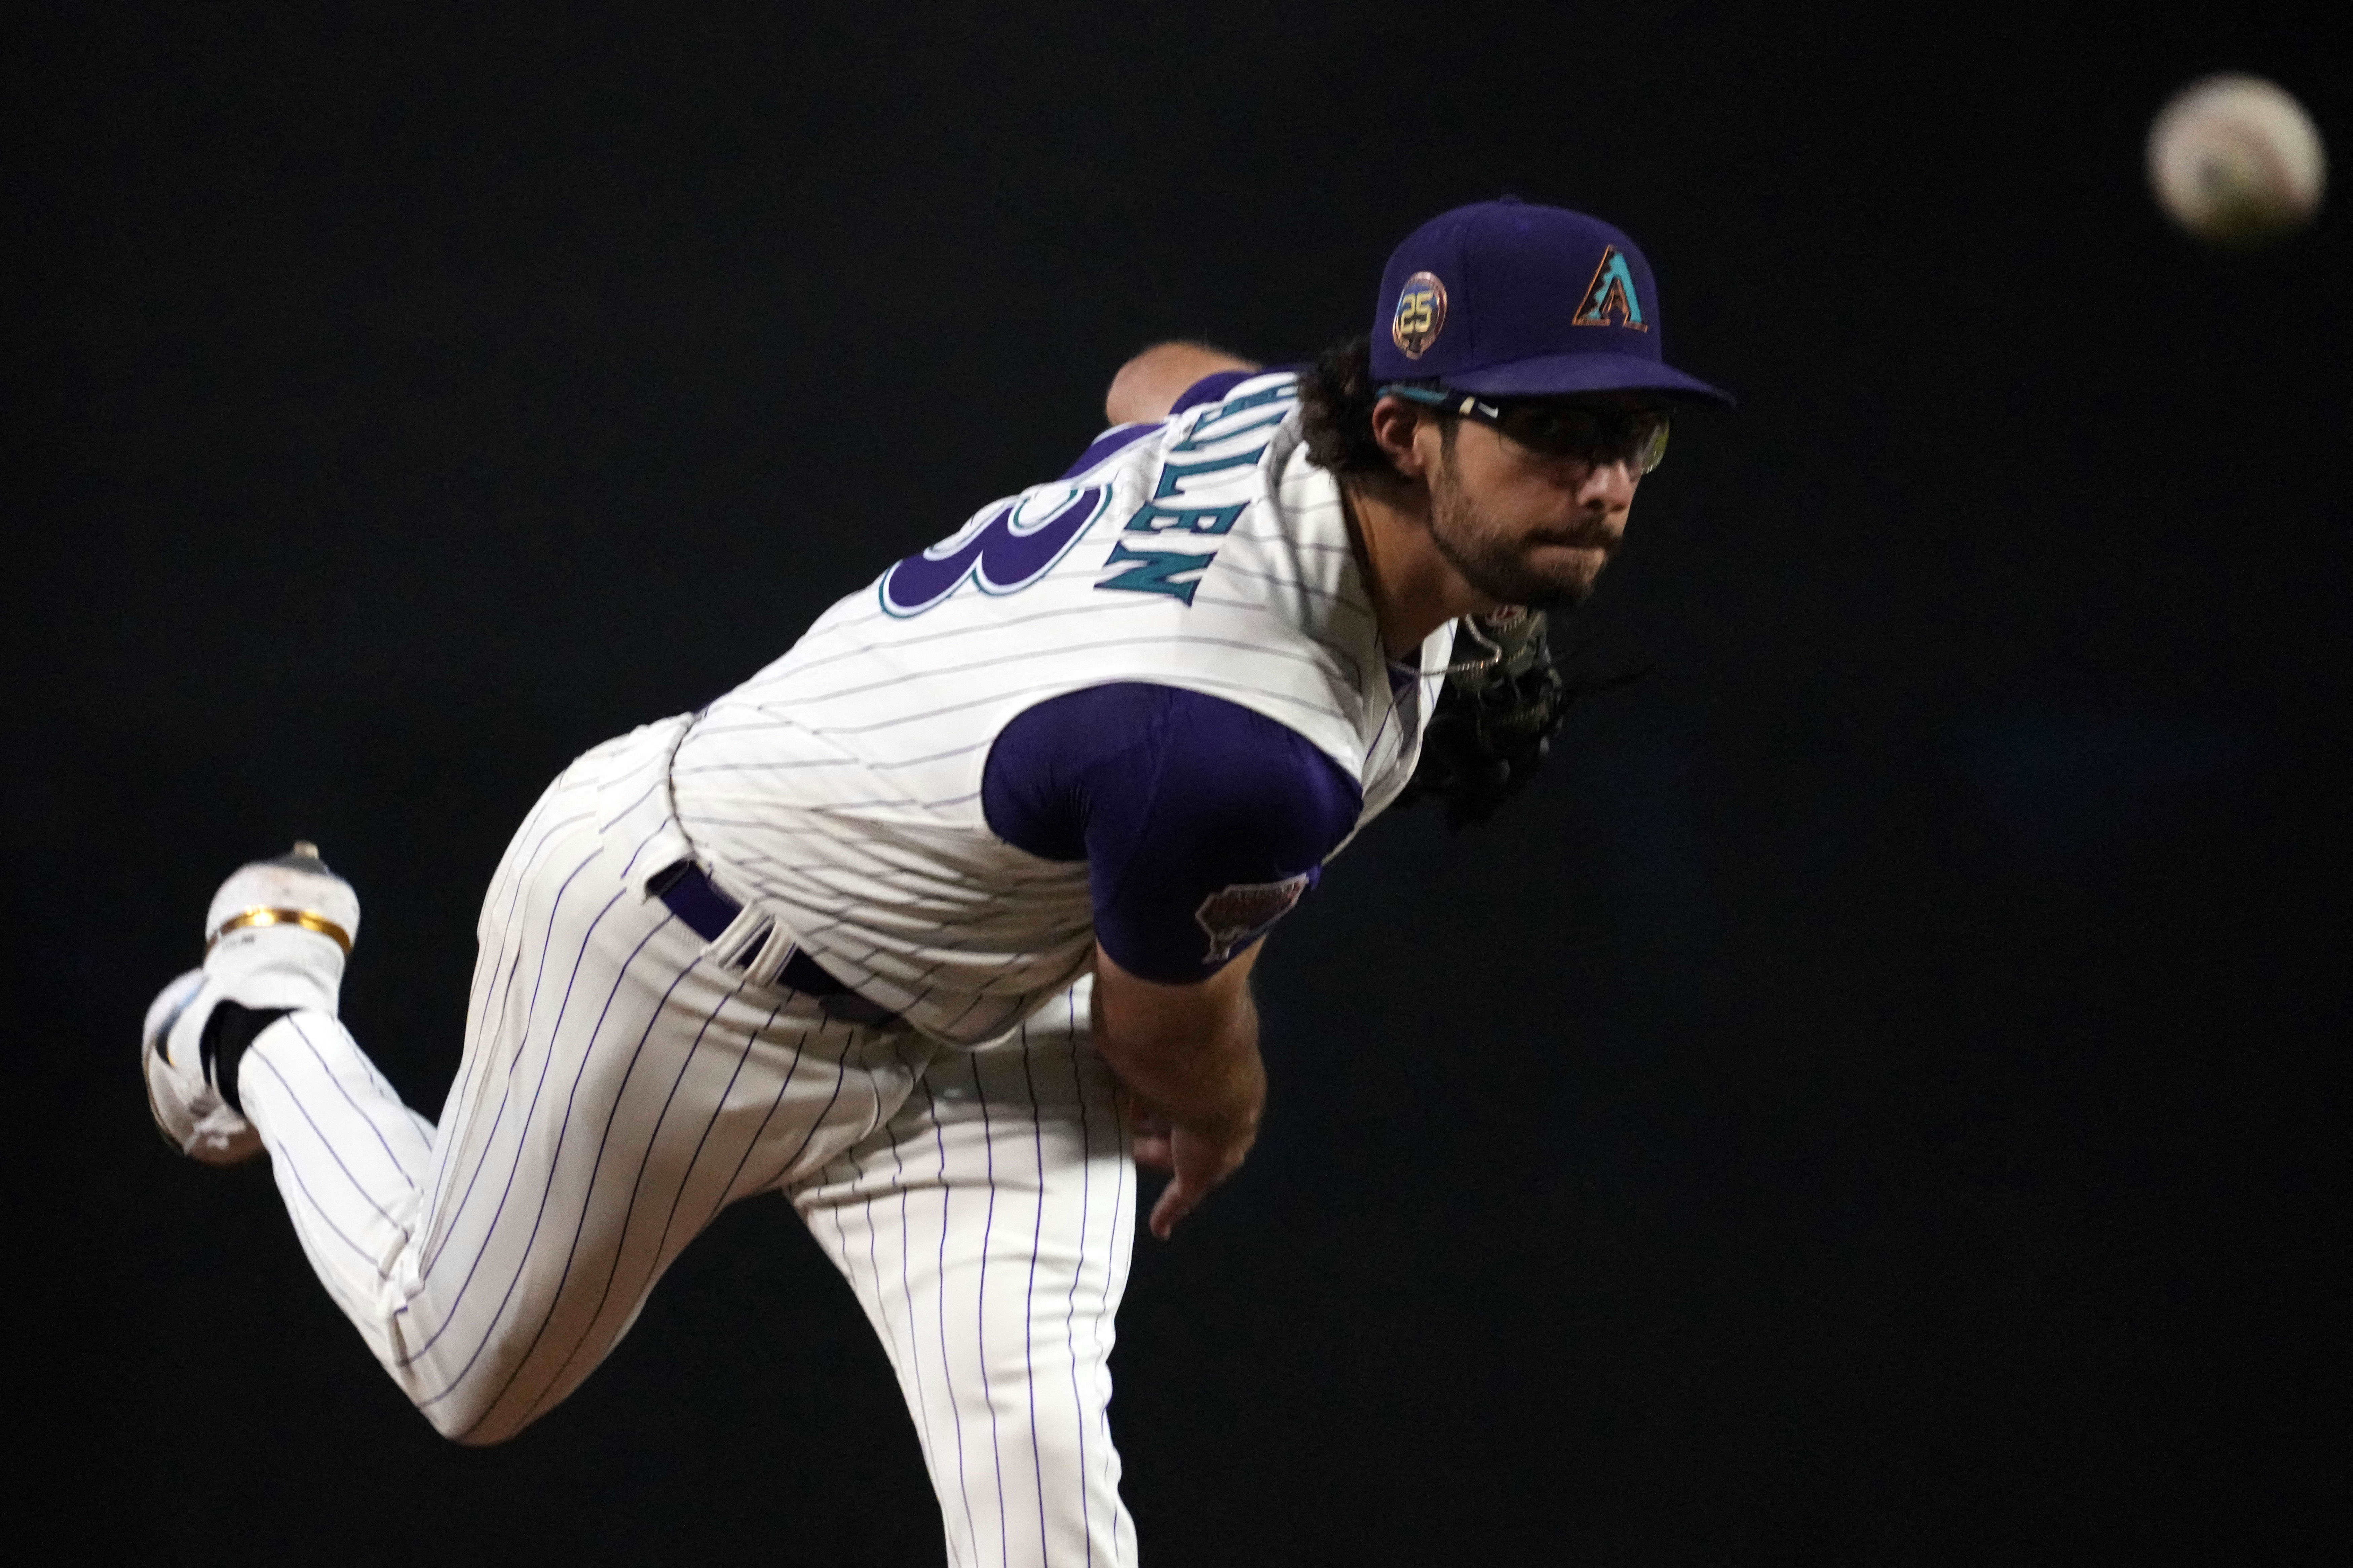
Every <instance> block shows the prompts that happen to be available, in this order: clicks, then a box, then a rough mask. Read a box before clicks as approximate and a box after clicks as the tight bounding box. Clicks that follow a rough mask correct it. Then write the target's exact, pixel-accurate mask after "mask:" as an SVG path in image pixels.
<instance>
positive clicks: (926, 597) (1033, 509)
mask: <svg viewBox="0 0 2353 1568" xmlns="http://www.w3.org/2000/svg"><path fill="white" fill-rule="evenodd" d="M1110 494H1111V491H1110V490H1109V489H1106V488H1104V487H1103V486H1101V485H1091V486H1089V487H1088V488H1086V489H1071V487H1070V486H1068V485H1059V484H1058V485H1041V486H1039V488H1038V489H1033V490H1026V491H1024V492H1023V493H1022V494H1021V495H1019V496H1018V497H1016V498H1015V499H1014V500H1009V501H1006V502H1003V503H1002V504H1000V505H998V506H997V507H994V508H991V509H987V510H983V511H982V512H981V513H980V514H979V515H978V516H977V517H975V518H974V519H973V520H972V521H970V522H968V523H966V524H965V525H964V527H962V528H960V529H958V530H957V531H955V535H954V536H953V537H951V538H947V539H944V540H942V541H940V542H938V543H937V544H934V545H933V546H932V547H931V548H930V549H929V550H926V551H924V552H923V553H922V554H921V555H910V556H908V557H907V558H906V559H905V560H904V561H902V562H900V563H898V564H897V565H895V566H893V567H892V568H891V570H889V571H888V572H885V573H883V574H882V584H881V591H882V608H883V609H884V611H885V612H887V613H888V614H891V615H893V616H920V615H922V614H923V612H924V611H925V610H928V609H931V608H932V607H933V606H934V605H939V604H942V603H944V601H945V600H946V599H947V598H948V596H949V595H952V594H954V593H955V591H956V590H957V589H958V588H961V587H963V586H964V585H965V583H966V582H972V583H976V584H979V585H980V591H981V592H982V593H984V594H1018V593H1019V592H1020V591H1021V590H1022V589H1024V588H1027V587H1029V585H1030V584H1032V583H1035V582H1037V581H1038V580H1039V578H1041V577H1043V576H1045V575H1046V574H1047V573H1049V572H1050V571H1052V570H1053V569H1054V563H1056V562H1057V561H1060V559H1061V558H1062V556H1063V555H1064V554H1065V553H1066V552H1068V551H1069V550H1070V548H1071V545H1073V544H1076V543H1077V542H1079V536H1080V535H1081V534H1082V533H1084V532H1086V531H1087V524H1089V523H1091V522H1092V521H1094V520H1095V518H1096V516H1097V515H1098V514H1099V513H1101V512H1102V510H1103V502H1104V500H1106V499H1107V498H1108V497H1109V496H1110Z"/></svg>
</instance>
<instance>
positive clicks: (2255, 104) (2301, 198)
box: [2148, 75, 2328, 247]
mask: <svg viewBox="0 0 2353 1568" xmlns="http://www.w3.org/2000/svg"><path fill="white" fill-rule="evenodd" d="M2148 180H2149V184H2150V186H2151V188H2152V189H2154V190H2155V191H2156V193H2157V199H2158V205H2160V206H2162V207H2163V208H2164V209H2165V212H2166V216H2168V217H2170V218H2172V219H2173V221H2174V222H2175V223H2177V224H2179V225H2180V226H2181V227H2182V228H2184V229H2186V230H2187V231H2189V233H2190V234H2193V235H2195V236H2197V237H2199V238H2200V239H2203V240H2206V241H2208V242H2210V243H2212V244H2215V245H2223V246H2234V247H2253V246H2260V245H2266V244H2269V243H2270V242H2272V241H2274V240H2277V239H2281V238H2284V237H2286V236H2288V235H2291V234H2293V233H2295V231H2296V230H2297V229H2300V228H2302V227H2303V226H2305V225H2306V224H2307V223H2309V222H2310V221H2311V220H2312V216H2313V214H2314V213H2316V212H2317V211H2318V210H2319V208H2320V198H2321V194H2322V192H2323V190H2324V189H2325V188H2326V187H2327V183H2328V159H2327V153H2326V151H2325V150H2324V149H2323V147H2322V145H2321V141H2320V132H2319V131H2318V129H2317V128H2316V127H2315V126H2314V124H2313V123H2312V117H2311V116H2310V115H2309V114H2306V112H2305V110H2304V105H2302V104H2301V103H2298V102H2297V101H2296V100H2295V98H2294V97H2293V96H2291V95H2290V94H2289V93H2288V92H2287V90H2286V89H2284V88H2282V87H2280V86H2279V85H2278V84H2277V83H2275V82H2270V81H2266V80H2264V79H2263V78H2261V77H2254V76H2240V75H2223V76H2210V77H2206V78H2204V79H2200V80H2199V81H2194V82H2192V83H2190V84H2189V86H2188V87H2186V88H2183V89H2181V91H2179V93H2177V94H2175V95H2174V97H2173V99H2172V100H2171V101H2170V102H2168V104H2167V105H2166V106H2165V108H2164V110H2163V111H2162V112H2160V113H2159V114H2158V117H2157V121H2156V123H2155V124H2153V125H2151V126H2150V127H2149V132H2148Z"/></svg>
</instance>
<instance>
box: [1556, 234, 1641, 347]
mask: <svg viewBox="0 0 2353 1568" xmlns="http://www.w3.org/2000/svg"><path fill="white" fill-rule="evenodd" d="M1575 324H1576V325H1577V326H1580V327H1609V326H1618V327H1631V328H1633V329H1634V330H1635V331H1638V332H1647V331H1650V330H1651V324H1650V322H1648V321H1644V320H1643V319H1642V296H1641V294H1640V293H1639V292H1638V291H1637V290H1636V289H1635V288H1634V269H1633V268H1630V267H1629V266H1627V265H1626V258H1625V257H1624V255H1622V254H1621V253H1620V251H1619V249H1618V247H1616V246H1614V245H1605V246H1603V247H1601V265H1600V266H1599V267H1597V268H1594V269H1593V281H1592V282H1590V283H1588V284H1587V285H1586V286H1585V298H1584V300H1582V301H1581V302H1579V304H1578V305H1577V315H1576V318H1575Z"/></svg>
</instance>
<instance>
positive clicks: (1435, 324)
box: [1389, 272, 1446, 359]
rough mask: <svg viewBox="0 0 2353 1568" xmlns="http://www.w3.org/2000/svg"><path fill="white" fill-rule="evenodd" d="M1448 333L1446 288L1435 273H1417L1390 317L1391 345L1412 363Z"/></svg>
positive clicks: (1409, 282)
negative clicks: (1443, 333)
mask: <svg viewBox="0 0 2353 1568" xmlns="http://www.w3.org/2000/svg"><path fill="white" fill-rule="evenodd" d="M1445 330H1446V285H1445V284H1443V283H1440V281H1439V280H1438V274H1437V273H1435V272H1417V273H1415V274H1414V275H1413V276H1412V277H1410V278H1409V279H1406V280H1405V287H1404V288H1403V289H1399V290H1398V301H1397V310H1395V311H1394V312H1392V313H1391V314H1390V316H1389V341H1390V342H1394V343H1395V344H1397V346H1398V353H1402V354H1403V355H1405V357H1406V358H1408V359H1419V358H1420V357H1421V356H1422V355H1424V354H1426V353H1429V352H1430V344H1432V343H1434V342H1437V341H1438V334H1439V333H1440V332H1441V331H1445Z"/></svg>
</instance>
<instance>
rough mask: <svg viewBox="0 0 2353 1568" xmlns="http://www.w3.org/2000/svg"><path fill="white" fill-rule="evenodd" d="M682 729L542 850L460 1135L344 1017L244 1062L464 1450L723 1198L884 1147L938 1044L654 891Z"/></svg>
mask: <svg viewBox="0 0 2353 1568" xmlns="http://www.w3.org/2000/svg"><path fill="white" fill-rule="evenodd" d="M680 728H681V721H670V723H668V724H665V725H659V726H654V727H650V728H649V729H647V730H641V731H637V732H636V733H634V734H632V735H629V736H626V737H624V738H623V739H621V740H620V741H617V742H613V743H611V744H609V745H607V746H604V747H600V748H598V750H597V751H596V752H590V753H589V754H588V755H587V756H586V757H584V758H583V759H581V761H580V762H579V763H575V764H574V766H573V767H572V768H571V769H570V770H568V771H567V772H566V773H565V775H564V776H563V777H562V778H560V779H558V780H557V781H556V783H555V784H554V786H553V787H551V788H550V790H549V791H548V793H547V795H546V796H545V797H544V798H543V799H542V800H541V802H540V804H539V805H538V806H537V807H536V808H535V809H534V810H533V813H532V815H531V817H530V818H529V819H528V820H527V821H526V822H525V824H524V826H523V829H522V832H521V833H520V834H518V835H517V837H516V838H515V840H514V842H513V844H512V847H510V849H509V851H508V855H507V858H506V860H505V862H504V864H502V865H501V868H500V870H499V874H498V877H497V878H496V879H495V880H494V881H493V883H492V885H491V893H490V897H489V899H488V900H486V901H485V905H484V915H483V923H482V927H481V935H482V942H481V950H480V959H479V961H478V964H477V970H476V977H475V984H474V991H473V996H472V1000H471V1004H470V1007H469V1010H468V1018H467V1037H466V1049H465V1058H464V1060H463V1063H462V1064H461V1066H460V1068H459V1074H458V1079H457V1082H456V1084H455V1085H454V1086H453V1088H452V1089H451V1091H450V1097H449V1100H448V1104H447V1105H446V1106H445V1108H444V1110H443V1112H442V1118H441V1122H440V1124H439V1126H438V1129H437V1128H435V1127H434V1126H432V1125H431V1124H430V1123H427V1121H425V1120H424V1119H423V1118H422V1117H419V1116H417V1115H416V1114H415V1113H414V1112H412V1111H410V1110H408V1109H407V1108H406V1107H405V1106H403V1105H402V1104H401V1103H400V1101H399V1100H398V1098H397V1097H396V1095H395V1094H394V1093H393V1092H392V1089H391V1088H390V1086H389V1085H387V1084H386V1083H385V1080H384V1079H383V1078H382V1076H381V1075H380V1074H378V1073H377V1072H376V1071H375V1068H373V1067H372V1066H370V1065H369V1063H368V1061H367V1058H365V1057H364V1055H363V1054H362V1053H361V1051H360V1049H359V1047H358V1046H357V1045H356V1044H355V1043H354V1042H353V1039H352V1037H351V1036H350V1034H349V1033H348V1032H347V1031H345V1030H344V1028H343V1026H342V1025H341V1024H340V1023H339V1022H338V1021H337V1020H335V1019H333V1018H332V1017H329V1016H326V1015H324V1014H321V1013H312V1012H298V1013H294V1014H291V1015H290V1016H288V1017H287V1018H285V1019H284V1020H282V1021H281V1022H280V1023H279V1024H277V1025H275V1026H272V1027H270V1028H269V1029H268V1030H266V1031H264V1032H263V1034H262V1035H261V1037H259V1039H258V1040H257V1041H256V1042H255V1043H254V1045H253V1047H252V1048H251V1049H250V1050H248V1052H247V1053H246V1056H245V1059H244V1064H243V1066H242V1067H241V1068H240V1069H239V1076H238V1088H239V1090H240V1093H241V1095H242V1097H243V1099H244V1101H245V1105H246V1109H247V1112H248V1115H249V1117H250V1118H251V1120H252V1121H253V1122H254V1124H255V1126H256V1127H257V1128H258V1129H259V1131H260V1133H261V1137H262V1142H264V1144H265V1145H267V1147H268V1148H269V1152H270V1157H271V1161H272V1164H273V1166H274V1169H275V1173H276V1176H277V1179H278V1184H279V1188H280V1193H281V1194H283V1195H284V1197H285V1200H286V1205H287V1207H288V1209H289V1210H290V1212H291V1214H292V1215H293V1218H294V1225H295V1229H296V1231H297V1233H298V1234H299V1235H300V1236H301V1241H302V1246H303V1248H304V1250H305V1251H306V1252H307V1253H308V1254H309V1256H310V1258H311V1263H312V1265H313V1266H314V1267H315V1268H317V1270H318V1272H319V1276H320V1278H321V1279H322V1280H323V1281H324V1282H325V1284H326V1287H327V1289H328V1290H329V1292H330V1293H331V1294H332V1295H333V1297H334V1298H335V1300H336V1301H337V1303H338V1304H339V1305H341V1306H342V1307H343V1310H344V1312H345V1314H346V1315H348V1316H349V1317H350V1318H351V1320H352V1321H353V1324H354V1325H356V1326H357V1327H358V1329H359V1331H360V1333H361V1335H362V1337H364V1339H365V1340H366V1341H367V1342H368V1346H369V1348H370V1349H371V1350H372V1351H374V1352H375V1356H376V1359H377V1360H378V1361H379V1362H381V1363H383V1365H384V1367H385V1371H386V1372H388V1373H391V1374H392V1377H393V1379H394V1381H395V1382H396V1383H397V1384H400V1386H401V1388H402V1389H403V1390H404V1391H405V1392H406V1394H408V1395H409V1397H410V1398H411V1399H412V1400H414V1401H415V1402H416V1404H417V1407H418V1408H419V1409H420V1410H422V1411H423V1412H424V1413H425V1415H427V1418H428V1419H430V1420H431V1421H432V1423H433V1425H434V1426H436V1427H437V1428H438V1429H439V1430H440V1431H441V1432H442V1433H444V1434H445V1435H447V1436H450V1437H454V1438H456V1439H458V1440H459V1441H460V1442H467V1443H490V1442H496V1441H498V1440H499V1439H501V1438H503V1437H507V1436H512V1435H513V1434H514V1433H515V1432H516V1431H518V1430H520V1429H521V1428H522V1426H524V1425H525V1424H526V1423H528V1422H529V1421H531V1420H532V1419H533V1417H534V1416H536V1415H539V1414H541V1413H542V1412H543V1411H544V1410H546V1409H547V1408H548V1407H549V1406H551V1405H554V1403H555V1402H557V1401H558V1400H560V1399H562V1398H563V1397H564V1396H565V1394H567V1393H569V1392H570V1391H571V1389H572V1388H573V1387H574V1386H575V1385H576V1384H578V1383H579V1382H580V1380H581V1379H582V1378H584V1377H586V1375H587V1374H588V1373H589V1372H590V1371H592V1370H594V1368H595V1367H596V1364H597V1363H598V1362H600V1361H601V1360H602V1359H603V1358H604V1356H605V1354H606V1352H607V1351H609V1350H610V1349H611V1348H612V1346H613V1344H614V1343H615V1342H617V1341H618V1340H619V1338H620V1337H621V1335H622V1334H623V1333H625V1332H627V1331H628V1327H629V1325H630V1323H631V1322H633V1321H635V1320H636V1317H637V1314H638V1309H639V1308H640V1307H641V1306H642V1305H643V1304H644V1301H645V1299H646V1295H647V1293H648V1292H649V1290H651V1289H652V1288H653V1284H654V1282H655V1280H657V1279H659V1278H660V1276H661V1273H662V1270H663V1269H664V1268H667V1267H668V1266H669V1264H670V1260H671V1259H672V1258H675V1257H676V1256H677V1255H678V1252H679V1250H680V1248H681V1247H684V1246H685V1245H686V1243H687V1242H688V1241H690V1240H691V1239H692V1238H693V1237H694V1236H695V1235H696V1234H697V1233H698V1232H700V1231H701V1230H702V1227H703V1226H705V1225H707V1224H708V1223H709V1222H710V1221H711V1219H712V1216H713V1215H716V1214H717V1213H718V1212H719V1210H720V1209H721V1208H722V1207H723V1205H726V1204H727V1203H729V1202H731V1201H733V1200H734V1199H736V1198H739V1197H743V1196H744V1195H746V1194H752V1193H756V1192H763V1191H767V1190H769V1189H772V1188H776V1187H778V1186H782V1185H786V1184H792V1183H794V1182H797V1181H800V1180H802V1179H804V1178H806V1177H807V1175H809V1174H810V1173H813V1172H815V1171H817V1170H818V1169H820V1168H822V1167H823V1166H824V1165H826V1164H827V1163H828V1162H829V1161H831V1160H833V1159H835V1158H836V1157H837V1156H838V1155H839V1154H840V1152H842V1151H843V1150H844V1149H847V1148H849V1147H851V1146H854V1145H855V1144H857V1143H858V1142H860V1140H862V1139H865V1138H867V1137H868V1136H869V1135H871V1133H873V1132H874V1131H875V1130H876V1129H878V1128H879V1127H881V1126H882V1125H883V1124H884V1123H885V1122H887V1121H890V1120H891V1118H892V1116H893V1115H895V1114H896V1113H897V1111H898V1110H899V1108H900V1106H901V1104H902V1102H903V1101H904V1100H905V1099H906V1098H907V1096H908V1094H909V1092H910V1091H911V1090H912V1089H913V1087H914V1085H915V1083H916V1081H917V1079H918V1078H919V1076H920V1075H921V1073H922V1071H923V1067H924V1065H925V1063H926V1062H927V1061H928V1060H929V1059H930V1058H931V1056H932V1054H933V1052H934V1047H932V1046H930V1045H928V1044H926V1043H924V1042H923V1041H922V1040H921V1039H919V1038H918V1037H915V1036H913V1034H912V1033H910V1032H909V1031H907V1030H905V1029H903V1028H901V1029H895V1030H878V1029H871V1028H860V1027H857V1026H850V1025H847V1024H842V1023H837V1022H833V1021H830V1020H828V1019H827V1018H826V1017H825V1016H824V1015H823V1014H822V1013H821V1012H819V1011H818V1008H817V1007H816V1005H814V1004H812V1003H811V1002H809V1001H808V1000H807V999H805V998H802V997H800V996H799V995H798V994H796V993H793V992H790V991H786V990H781V989H765V988H763V989H760V990H758V991H756V992H755V991H754V990H753V989H751V988H749V987H747V985H746V984H745V982H744V978H743V977H742V976H741V975H740V974H738V973H733V972H732V971H729V970H727V969H724V968H723V967H721V966H720V965H718V964H716V963H711V962H709V961H708V960H707V959H706V958H705V957H704V956H703V952H702V949H703V943H702V939H701V938H699V937H697V936H695V935H694V934H693V933H692V932H691V931H688V930H687V929H686V928H685V927H684V926H683V925H681V923H680V922H679V921H677V920H676V919H675V918H674V917H673V916H671V914H670V910H668V909H667V908H665V907H664V906H663V905H662V904H661V903H660V902H659V901H658V900H649V899H648V898H647V897H646V896H645V894H644V889H643V884H644V880H645V879H646V878H647V877H649V876H650V875H651V873H652V872H653V871H655V870H658V869H659V868H661V867H662V866H664V865H667V864H669V863H670V860H673V859H675V858H676V855H675V853H672V852H671V851H672V849H673V848H674V844H675V840H676V835H677V827H676V824H675V823H674V822H673V821H672V820H671V819H670V815H669V808H668V805H667V801H666V799H665V797H664V792H662V791H661V790H660V789H659V787H652V788H649V787H647V786H648V785H649V784H655V785H658V784H659V777H660V771H661V769H662V767H663V765H664V764H665V763H666V761H667V758H668V755H669V752H670V747H671V745H672V744H673V743H674V742H675V739H676V736H677V734H678V732H679V730H680ZM665 856H666V857H667V858H664V857H665Z"/></svg>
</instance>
